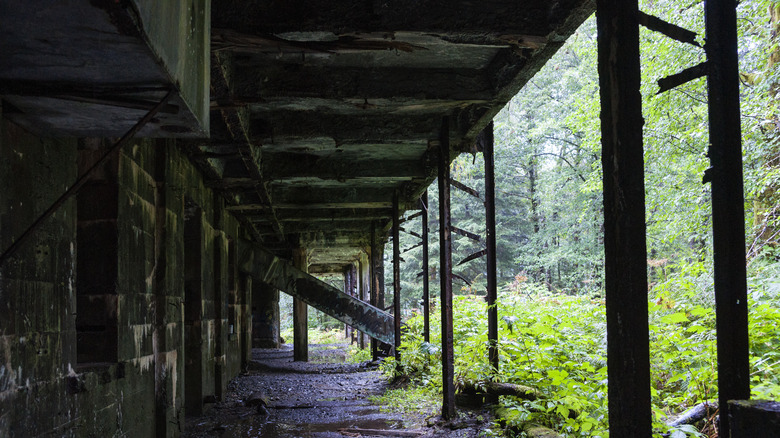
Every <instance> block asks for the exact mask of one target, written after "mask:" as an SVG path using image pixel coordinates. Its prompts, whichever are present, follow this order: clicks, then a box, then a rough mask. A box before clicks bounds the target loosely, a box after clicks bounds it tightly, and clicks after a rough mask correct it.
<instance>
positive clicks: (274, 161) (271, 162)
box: [263, 153, 426, 182]
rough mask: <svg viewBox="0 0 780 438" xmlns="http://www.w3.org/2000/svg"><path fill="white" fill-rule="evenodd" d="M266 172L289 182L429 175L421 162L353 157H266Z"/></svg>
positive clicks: (305, 155)
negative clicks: (358, 158) (377, 160)
mask: <svg viewBox="0 0 780 438" xmlns="http://www.w3.org/2000/svg"><path fill="white" fill-rule="evenodd" d="M263 172H264V175H265V176H266V178H267V179H269V180H271V181H284V182H289V181H290V180H294V179H306V180H311V181H317V180H335V181H347V180H353V179H361V180H370V181H374V180H375V181H388V180H399V181H400V180H410V179H413V178H423V177H424V176H425V175H426V168H425V163H424V162H423V161H421V160H400V161H395V160H383V161H382V162H381V163H378V162H376V161H372V160H369V159H364V160H352V159H349V157H344V158H341V157H340V156H338V157H335V158H333V157H322V156H319V155H315V154H296V153H273V154H266V157H265V162H264V165H263Z"/></svg>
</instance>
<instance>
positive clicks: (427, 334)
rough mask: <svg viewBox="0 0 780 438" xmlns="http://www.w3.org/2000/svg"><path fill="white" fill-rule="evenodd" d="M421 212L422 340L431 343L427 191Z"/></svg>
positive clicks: (422, 200)
mask: <svg viewBox="0 0 780 438" xmlns="http://www.w3.org/2000/svg"><path fill="white" fill-rule="evenodd" d="M420 211H421V212H422V215H421V217H422V274H423V276H422V278H423V298H422V299H423V340H424V341H425V342H431V291H430V289H431V288H430V275H429V272H428V271H429V269H428V190H426V191H425V192H423V194H422V197H420Z"/></svg>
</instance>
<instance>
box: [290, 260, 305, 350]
mask: <svg viewBox="0 0 780 438" xmlns="http://www.w3.org/2000/svg"><path fill="white" fill-rule="evenodd" d="M308 258H309V257H308V254H307V253H306V250H305V249H303V248H298V249H296V250H295V251H294V253H293V265H294V266H295V267H296V268H298V269H300V270H301V271H303V272H309V260H308ZM293 360H294V361H296V362H308V361H309V307H308V305H307V304H306V303H305V302H304V301H303V300H300V299H298V298H293Z"/></svg>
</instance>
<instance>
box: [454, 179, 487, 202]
mask: <svg viewBox="0 0 780 438" xmlns="http://www.w3.org/2000/svg"><path fill="white" fill-rule="evenodd" d="M450 184H451V185H452V187H455V188H456V189H458V190H461V191H464V192H466V193H468V194H469V195H471V196H473V197H475V198H477V199H482V198H481V197H480V196H479V192H478V191H476V190H474V189H472V188H471V187H469V186H467V185H465V184H463V183H462V182H458V181H456V180H454V179H450Z"/></svg>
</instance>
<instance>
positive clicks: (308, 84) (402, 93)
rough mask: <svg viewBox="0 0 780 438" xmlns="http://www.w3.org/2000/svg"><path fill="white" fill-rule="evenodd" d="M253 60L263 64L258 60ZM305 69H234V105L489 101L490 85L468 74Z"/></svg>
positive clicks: (397, 69) (298, 66) (255, 66)
mask: <svg viewBox="0 0 780 438" xmlns="http://www.w3.org/2000/svg"><path fill="white" fill-rule="evenodd" d="M274 56H276V55H274ZM257 58H258V60H259V61H260V60H262V61H266V60H265V58H266V57H264V56H260V57H257ZM270 60H272V59H269V60H268V61H270ZM311 64H312V61H308V62H307V63H306V64H305V65H301V64H293V63H289V64H281V65H280V64H272V63H270V62H262V63H260V62H258V63H252V64H251V65H246V66H244V65H240V66H239V67H238V68H237V70H236V73H237V76H236V78H235V86H236V88H235V90H234V94H235V96H236V97H235V100H236V101H237V102H239V103H242V104H245V105H246V104H251V103H257V102H259V101H261V100H262V101H264V100H266V99H269V98H274V97H313V98H318V99H338V100H342V99H350V98H353V99H360V100H361V102H360V103H363V102H362V100H363V99H367V100H369V101H370V100H373V99H395V100H400V99H403V98H413V99H414V100H415V101H416V102H417V104H418V105H419V104H424V101H425V100H431V99H434V100H435V99H442V100H445V101H450V102H451V101H460V100H477V101H489V100H491V98H492V96H491V93H492V87H491V84H490V81H489V80H488V79H487V78H486V77H485V76H483V75H481V74H479V73H476V72H475V71H474V70H465V69H413V70H410V69H408V68H401V67H385V68H381V69H377V68H373V69H372V68H365V67H333V66H332V65H323V66H317V65H313V66H312V65H311ZM291 90H294V91H291ZM259 98H262V99H259ZM366 103H367V105H368V104H370V102H366ZM410 103H411V102H410ZM434 103H435V102H434ZM439 105H440V104H439ZM449 105H450V106H452V103H450V104H449Z"/></svg>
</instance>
